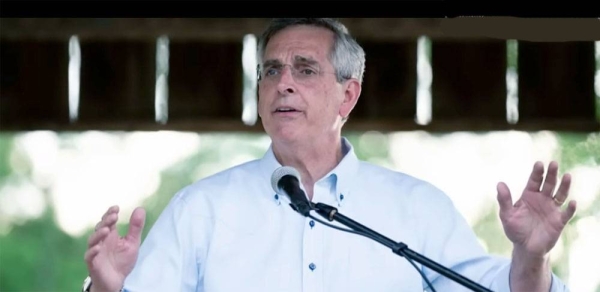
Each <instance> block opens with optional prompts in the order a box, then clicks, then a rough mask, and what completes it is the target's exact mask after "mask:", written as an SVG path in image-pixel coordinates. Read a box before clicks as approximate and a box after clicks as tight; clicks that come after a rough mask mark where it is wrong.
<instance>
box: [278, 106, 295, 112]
mask: <svg viewBox="0 0 600 292" xmlns="http://www.w3.org/2000/svg"><path fill="white" fill-rule="evenodd" d="M275 112H276V113H294V112H298V110H296V109H295V108H292V107H278V108H277V109H275Z"/></svg>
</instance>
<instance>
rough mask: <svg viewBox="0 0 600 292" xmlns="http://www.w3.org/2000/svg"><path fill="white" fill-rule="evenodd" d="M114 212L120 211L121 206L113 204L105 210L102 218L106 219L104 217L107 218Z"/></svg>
mask: <svg viewBox="0 0 600 292" xmlns="http://www.w3.org/2000/svg"><path fill="white" fill-rule="evenodd" d="M113 213H119V206H117V205H114V206H111V207H110V208H108V210H106V212H104V214H103V215H102V220H101V221H103V220H104V218H106V217H107V216H108V215H110V214H113Z"/></svg>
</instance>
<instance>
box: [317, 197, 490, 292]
mask: <svg viewBox="0 0 600 292" xmlns="http://www.w3.org/2000/svg"><path fill="white" fill-rule="evenodd" d="M315 211H316V212H317V213H319V215H321V216H322V217H324V218H326V219H327V220H329V221H337V222H339V223H341V224H343V225H346V226H348V227H350V228H351V229H352V230H355V231H359V232H360V233H363V234H365V235H366V236H367V237H369V238H371V239H373V240H375V241H377V242H379V243H381V244H383V245H385V246H387V247H389V248H390V249H391V250H392V251H393V252H394V253H395V254H397V255H399V256H403V257H405V258H407V259H409V260H414V261H416V262H419V263H421V264H422V265H424V266H426V267H428V268H430V269H432V270H434V271H436V272H438V273H440V274H441V275H443V276H446V277H448V278H450V279H452V280H454V281H455V282H456V283H458V284H461V285H463V286H464V287H467V288H469V289H471V290H472V291H484V292H491V290H489V289H487V288H485V287H483V286H481V285H479V284H477V283H475V282H473V281H472V280H470V279H468V278H466V277H464V276H462V275H460V274H458V273H456V272H454V271H452V270H450V269H448V268H446V267H444V266H442V265H440V264H438V263H436V262H435V261H433V260H430V259H429V258H427V257H425V256H423V255H421V254H419V253H417V252H415V251H413V250H411V249H410V248H408V246H407V245H406V244H405V243H402V242H395V241H393V240H391V239H389V238H387V237H385V236H383V235H381V234H379V233H377V232H375V231H373V230H372V229H369V228H368V227H366V226H364V225H362V224H360V223H358V222H356V221H354V220H352V219H350V218H348V217H346V216H344V215H343V214H340V213H339V212H338V210H337V209H336V208H334V207H332V206H329V205H326V204H323V203H317V204H315Z"/></svg>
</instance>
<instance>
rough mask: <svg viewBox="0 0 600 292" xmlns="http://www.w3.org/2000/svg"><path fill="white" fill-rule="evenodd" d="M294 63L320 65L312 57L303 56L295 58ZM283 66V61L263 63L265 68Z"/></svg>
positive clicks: (274, 60)
mask: <svg viewBox="0 0 600 292" xmlns="http://www.w3.org/2000/svg"><path fill="white" fill-rule="evenodd" d="M294 62H299V63H304V64H308V65H318V64H319V62H317V61H316V60H315V59H313V58H310V57H303V56H294ZM281 65H282V63H281V61H280V60H277V59H269V60H266V61H265V62H264V63H263V67H271V66H281Z"/></svg>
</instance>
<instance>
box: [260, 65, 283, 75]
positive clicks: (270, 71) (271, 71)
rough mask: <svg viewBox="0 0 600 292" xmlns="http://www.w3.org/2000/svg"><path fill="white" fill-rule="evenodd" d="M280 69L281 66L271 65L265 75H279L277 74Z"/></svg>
mask: <svg viewBox="0 0 600 292" xmlns="http://www.w3.org/2000/svg"><path fill="white" fill-rule="evenodd" d="M280 70H281V69H279V68H276V67H269V68H266V70H265V73H264V75H265V76H273V75H277V74H279V71H280Z"/></svg>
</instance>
